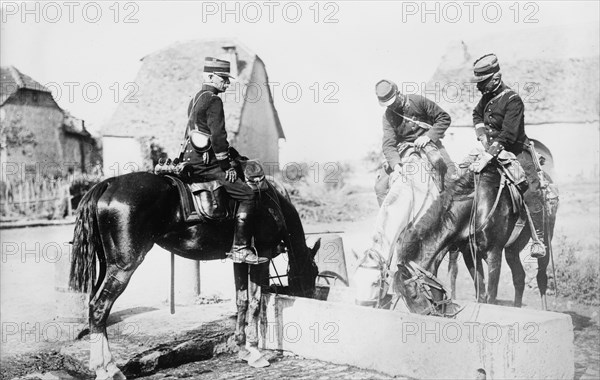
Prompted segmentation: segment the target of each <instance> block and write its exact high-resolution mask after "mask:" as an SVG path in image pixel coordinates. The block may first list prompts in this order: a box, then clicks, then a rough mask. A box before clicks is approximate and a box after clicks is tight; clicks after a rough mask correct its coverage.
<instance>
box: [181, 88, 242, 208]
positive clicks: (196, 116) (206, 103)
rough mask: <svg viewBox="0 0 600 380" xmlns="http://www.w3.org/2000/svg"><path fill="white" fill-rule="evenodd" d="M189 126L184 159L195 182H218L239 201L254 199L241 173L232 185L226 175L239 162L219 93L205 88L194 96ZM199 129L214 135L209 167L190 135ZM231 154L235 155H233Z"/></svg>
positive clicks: (190, 107)
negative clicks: (192, 131)
mask: <svg viewBox="0 0 600 380" xmlns="http://www.w3.org/2000/svg"><path fill="white" fill-rule="evenodd" d="M188 116H189V118H188V126H187V128H186V132H185V147H184V150H183V154H182V156H181V159H182V161H183V162H184V163H187V164H188V165H189V166H191V170H190V176H191V179H192V181H198V182H207V181H214V180H216V181H218V182H219V183H220V184H221V185H223V187H225V190H227V193H228V194H229V195H230V196H231V197H232V198H234V199H237V200H249V199H253V198H254V192H253V191H252V189H251V188H250V187H249V186H248V185H246V183H245V182H244V181H243V180H242V173H240V171H239V170H238V179H237V180H236V181H235V182H233V183H231V182H229V181H227V180H226V179H225V171H226V170H228V169H229V168H231V164H230V162H229V160H230V159H236V158H237V152H235V150H234V149H233V148H230V146H229V142H228V141H227V130H226V129H225V112H224V110H223V101H222V100H221V98H220V97H219V96H218V95H217V89H216V88H214V87H212V86H208V85H204V86H202V89H201V90H200V91H199V92H198V93H197V94H196V96H194V98H193V99H192V100H191V101H190V105H189V106H188ZM194 129H197V130H199V131H200V132H203V133H206V134H209V135H210V140H211V147H210V149H209V150H208V152H207V154H208V157H209V160H208V163H207V164H205V163H204V159H203V153H202V152H199V151H197V150H196V149H194V147H193V146H192V144H191V142H190V140H189V138H188V135H189V131H190V130H194ZM230 153H231V154H230Z"/></svg>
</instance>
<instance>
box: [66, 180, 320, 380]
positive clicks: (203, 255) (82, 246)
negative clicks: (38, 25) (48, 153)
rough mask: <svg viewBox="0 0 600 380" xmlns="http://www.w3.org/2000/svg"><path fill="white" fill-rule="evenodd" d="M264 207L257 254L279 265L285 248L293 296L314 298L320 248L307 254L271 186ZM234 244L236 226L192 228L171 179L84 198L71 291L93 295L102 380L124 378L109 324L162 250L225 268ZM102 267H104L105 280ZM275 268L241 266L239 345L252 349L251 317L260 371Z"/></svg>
mask: <svg viewBox="0 0 600 380" xmlns="http://www.w3.org/2000/svg"><path fill="white" fill-rule="evenodd" d="M258 202H259V210H260V211H259V215H258V217H257V222H256V228H255V247H256V249H257V250H258V252H259V254H260V255H261V256H264V257H269V258H272V257H274V256H276V255H277V254H278V252H279V251H280V250H278V249H277V247H278V246H279V245H280V243H281V242H284V244H285V245H286V247H287V251H288V254H289V260H290V268H289V272H288V284H289V292H290V293H291V294H294V295H299V296H312V295H313V292H314V288H315V278H316V276H317V267H316V265H315V263H314V255H315V253H316V250H317V249H318V244H317V245H315V247H314V248H313V249H309V248H308V247H307V246H306V241H305V235H304V230H303V227H302V223H301V221H300V217H299V216H298V213H297V211H296V209H295V208H294V206H293V205H292V204H291V203H290V201H289V200H288V199H287V198H286V197H285V196H284V195H283V194H281V193H280V192H278V191H276V190H275V189H274V187H273V186H269V190H268V191H267V192H266V193H263V194H262V195H261V196H260V199H259V200H258ZM273 203H276V204H278V205H279V206H278V207H277V208H278V209H280V210H281V213H280V214H279V215H278V216H277V215H273V210H274V208H273V207H271V206H273ZM281 219H283V220H281ZM232 240H233V222H232V221H231V220H225V221H222V222H215V221H210V220H207V219H205V220H203V221H201V222H199V223H197V224H189V223H186V222H185V221H184V220H183V215H182V211H181V208H180V199H179V193H178V190H177V188H176V186H175V185H173V184H172V182H171V181H170V180H169V179H168V178H166V177H164V176H159V175H154V174H151V173H142V172H138V173H131V174H126V175H122V176H119V177H114V178H109V179H106V180H104V181H102V182H101V183H99V184H97V185H95V186H94V187H93V188H92V189H91V190H90V191H89V192H88V193H87V194H86V195H85V196H84V197H83V199H82V200H81V203H80V205H79V209H78V216H77V221H76V225H75V236H74V241H73V255H72V261H71V273H70V285H71V287H72V288H74V289H77V290H79V291H90V303H89V326H90V334H91V336H90V338H91V339H90V342H91V350H90V369H91V370H94V371H95V372H96V376H97V378H124V376H123V374H122V373H121V372H120V370H119V369H118V368H117V366H116V365H115V363H114V361H113V358H112V355H111V353H110V349H109V346H108V339H107V335H106V321H107V318H108V315H109V313H110V310H111V307H112V306H113V304H114V302H115V300H116V299H117V298H118V297H119V296H120V295H121V293H123V291H124V290H125V288H126V286H127V284H128V282H129V280H130V279H131V276H132V274H133V272H134V271H135V270H136V268H137V267H138V266H139V265H140V264H141V263H142V261H143V260H144V257H145V255H146V253H147V252H148V251H149V250H150V249H151V248H152V247H153V246H154V244H158V245H159V246H161V247H163V248H164V249H166V250H168V251H170V252H173V253H175V254H177V255H179V256H182V257H186V258H189V259H194V260H218V259H225V253H226V252H227V251H228V250H229V249H230V248H231V244H232ZM96 259H97V260H98V262H99V273H98V274H97V275H96V273H95V272H96V263H95V261H96ZM268 265H269V264H268V262H267V263H264V264H261V265H250V267H251V268H248V267H249V265H248V264H234V275H235V286H236V298H237V308H238V323H237V328H236V335H235V337H236V341H237V343H238V344H239V345H240V346H242V345H243V344H244V343H245V340H246V335H245V332H244V327H245V325H246V313H247V312H248V311H249V313H250V321H249V322H248V344H249V347H248V351H246V354H247V356H246V360H248V361H249V363H251V362H255V363H258V365H261V364H260V363H261V362H262V363H264V362H265V360H264V358H262V357H260V353H259V352H258V349H257V343H258V337H257V318H258V314H259V311H260V302H261V292H262V289H263V288H264V287H265V286H268V272H269V267H268ZM249 269H250V270H249ZM249 272H250V275H248V273H249ZM248 277H250V285H249V284H248ZM257 355H258V357H257ZM262 365H268V362H267V363H266V364H262Z"/></svg>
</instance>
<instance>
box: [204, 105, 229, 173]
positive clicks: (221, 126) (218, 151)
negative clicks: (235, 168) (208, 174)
mask: <svg viewBox="0 0 600 380" xmlns="http://www.w3.org/2000/svg"><path fill="white" fill-rule="evenodd" d="M206 116H207V124H208V128H209V129H210V138H211V142H212V149H213V151H214V152H215V156H217V161H218V162H219V166H220V167H221V169H223V171H227V170H228V169H229V168H231V164H230V163H229V142H228V141H227V131H226V130H225V113H224V111H223V101H222V100H221V98H219V97H218V96H216V95H215V96H213V97H212V99H211V101H210V105H209V106H208V109H207V111H206Z"/></svg>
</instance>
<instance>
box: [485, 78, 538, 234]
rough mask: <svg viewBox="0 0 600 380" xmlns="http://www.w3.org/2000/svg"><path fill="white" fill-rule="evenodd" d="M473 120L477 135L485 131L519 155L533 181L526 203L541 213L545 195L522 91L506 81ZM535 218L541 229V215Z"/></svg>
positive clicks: (531, 209)
mask: <svg viewBox="0 0 600 380" xmlns="http://www.w3.org/2000/svg"><path fill="white" fill-rule="evenodd" d="M473 124H474V125H475V127H476V133H477V135H478V136H480V135H481V134H485V135H486V136H487V137H488V142H489V144H490V145H492V144H493V143H495V142H497V143H498V144H501V145H502V146H503V147H504V149H506V150H507V151H509V152H511V153H513V154H515V155H516V156H517V160H518V161H519V163H520V164H521V166H522V167H523V170H524V171H525V175H526V177H527V182H528V184H529V189H528V190H527V191H526V192H525V194H524V198H525V203H527V206H528V207H529V209H530V211H531V213H532V214H539V213H540V212H541V211H542V208H543V199H544V198H543V194H542V189H541V184H540V179H539V176H538V174H537V170H536V169H537V168H536V166H535V164H534V162H533V157H532V156H531V152H530V150H529V145H528V144H529V139H528V138H527V135H526V134H525V105H524V104H523V100H521V97H520V96H519V94H517V93H516V92H515V91H513V90H512V89H511V88H510V87H508V86H506V85H505V84H504V83H503V84H502V85H501V86H500V87H499V88H498V89H497V90H496V91H494V92H493V93H490V94H486V95H484V96H483V97H482V98H481V100H480V101H479V103H478V104H477V106H476V107H475V109H474V110H473ZM533 219H534V224H536V230H539V229H540V228H538V227H539V226H538V223H539V222H538V220H537V219H539V218H537V217H536V216H535V215H534V216H533Z"/></svg>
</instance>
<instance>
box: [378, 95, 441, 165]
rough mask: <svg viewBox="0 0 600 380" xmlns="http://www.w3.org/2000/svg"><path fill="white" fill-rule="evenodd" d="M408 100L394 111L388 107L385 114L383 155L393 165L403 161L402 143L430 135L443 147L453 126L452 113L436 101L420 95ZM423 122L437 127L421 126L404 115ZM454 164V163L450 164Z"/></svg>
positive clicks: (412, 96) (439, 146)
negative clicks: (400, 146)
mask: <svg viewBox="0 0 600 380" xmlns="http://www.w3.org/2000/svg"><path fill="white" fill-rule="evenodd" d="M406 96H407V100H406V102H405V104H404V106H402V107H398V108H397V109H394V110H392V108H391V107H388V108H387V109H386V110H385V114H384V115H383V154H384V156H385V159H386V160H387V162H388V164H389V165H390V167H392V168H393V167H394V166H395V165H396V164H399V163H400V155H399V154H398V144H399V143H401V142H409V143H412V142H414V141H415V140H416V139H417V138H418V137H420V136H423V135H427V136H428V137H429V138H430V139H431V140H432V141H433V142H434V143H435V144H436V145H437V146H438V148H441V147H442V145H441V141H440V140H441V139H442V138H443V137H444V133H445V132H446V129H448V127H449V126H450V121H451V119H450V115H448V113H447V112H446V111H444V110H443V109H442V108H441V107H440V106H438V105H437V104H436V103H435V102H433V101H431V100H429V99H427V98H425V97H423V96H420V95H406ZM401 115H403V116H406V117H409V118H411V119H413V120H416V121H422V122H425V123H427V124H429V125H432V126H433V127H432V128H431V129H429V130H425V129H423V128H419V127H418V126H417V125H416V124H415V123H413V122H411V121H408V120H405V119H404V118H402V116H401ZM447 164H450V163H447Z"/></svg>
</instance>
